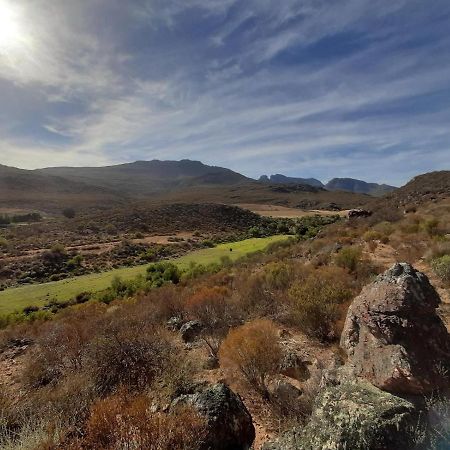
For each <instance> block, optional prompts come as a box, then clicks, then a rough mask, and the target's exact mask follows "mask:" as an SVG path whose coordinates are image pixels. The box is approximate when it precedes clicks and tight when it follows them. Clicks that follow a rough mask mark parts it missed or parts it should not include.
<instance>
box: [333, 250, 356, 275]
mask: <svg viewBox="0 0 450 450" xmlns="http://www.w3.org/2000/svg"><path fill="white" fill-rule="evenodd" d="M361 257H362V249H361V247H344V248H342V249H341V251H340V252H339V253H338V254H337V255H336V257H335V262H336V265H337V266H338V267H342V268H343V269H347V270H349V271H350V272H354V271H355V270H356V268H357V267H358V264H359V263H360V261H361Z"/></svg>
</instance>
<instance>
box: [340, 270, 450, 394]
mask: <svg viewBox="0 0 450 450" xmlns="http://www.w3.org/2000/svg"><path fill="white" fill-rule="evenodd" d="M439 303H440V298H439V295H438V294H437V292H436V291H435V289H434V288H433V286H432V285H431V284H430V282H429V281H428V278H427V277H426V276H425V275H424V274H423V273H421V272H418V271H417V270H415V269H414V268H413V267H412V266H411V265H409V264H406V263H402V264H395V265H394V266H393V267H392V268H391V269H389V270H388V271H386V272H385V273H383V274H382V275H380V276H379V277H378V278H377V279H376V280H375V281H374V282H373V283H372V284H370V285H368V286H366V287H365V288H364V289H363V290H362V292H361V294H360V295H359V296H358V297H357V298H356V299H355V300H354V301H353V303H352V304H351V306H350V308H349V310H348V313H347V318H346V322H345V326H344V330H343V333H342V336H341V347H342V348H343V349H344V350H345V352H346V353H347V355H348V361H347V365H348V366H349V367H350V368H351V369H352V371H353V374H354V375H356V376H359V377H363V378H365V379H367V380H368V381H369V382H371V383H372V384H373V385H375V386H377V387H379V388H380V389H383V390H385V391H389V392H392V393H397V394H425V393H429V392H431V391H433V390H435V389H439V388H445V387H448V386H449V378H448V372H447V371H448V369H450V367H449V366H450V338H449V334H448V332H447V330H446V328H445V325H444V323H443V322H442V320H441V319H440V317H439V316H438V314H437V313H436V308H437V307H438V306H439Z"/></svg>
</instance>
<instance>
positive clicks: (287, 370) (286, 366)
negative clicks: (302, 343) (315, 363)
mask: <svg viewBox="0 0 450 450" xmlns="http://www.w3.org/2000/svg"><path fill="white" fill-rule="evenodd" d="M309 364H311V363H309ZM280 373H281V374H283V375H286V376H288V377H290V378H294V379H296V380H298V381H305V380H307V379H308V378H309V377H310V372H309V369H308V362H305V361H303V360H302V358H301V357H300V355H299V354H298V353H297V352H295V351H294V350H292V349H290V348H287V349H286V350H285V352H284V355H283V358H282V360H281V364H280Z"/></svg>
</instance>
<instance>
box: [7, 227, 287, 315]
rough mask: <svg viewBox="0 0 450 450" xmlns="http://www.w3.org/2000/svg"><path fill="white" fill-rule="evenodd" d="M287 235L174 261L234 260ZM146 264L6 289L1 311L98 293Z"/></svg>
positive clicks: (143, 269) (229, 245)
mask: <svg viewBox="0 0 450 450" xmlns="http://www.w3.org/2000/svg"><path fill="white" fill-rule="evenodd" d="M288 238H289V236H285V235H278V236H270V237H267V238H253V239H246V240H244V241H239V242H233V243H226V244H220V245H218V246H216V247H214V248H207V249H202V250H197V251H194V252H191V253H189V254H187V255H184V256H182V257H180V258H176V259H173V260H172V261H173V262H174V263H176V264H177V265H178V266H179V267H180V268H181V269H184V268H187V267H189V265H190V264H191V263H197V264H203V265H209V264H212V263H218V262H220V260H221V258H222V257H224V256H228V257H229V258H230V259H231V260H232V261H236V260H237V259H239V258H241V257H243V256H246V255H248V254H251V253H253V252H257V251H263V250H265V249H266V248H267V247H268V246H269V245H270V244H271V243H273V242H279V241H283V240H286V239H288ZM230 249H231V251H230ZM147 266H148V265H147V264H146V265H141V266H135V267H126V268H122V269H114V270H111V271H108V272H102V273H95V274H89V275H83V276H80V277H76V278H69V279H66V280H61V281H55V282H50V283H43V284H33V285H27V286H22V287H18V288H11V289H6V290H5V291H2V292H0V314H5V313H10V312H14V311H20V310H22V309H23V308H25V307H27V306H42V305H44V304H46V303H48V302H49V301H50V300H53V299H55V300H57V301H64V300H69V299H71V298H73V297H75V296H77V295H78V294H80V293H81V292H98V291H101V290H103V289H106V288H108V287H109V286H110V284H111V282H112V280H113V279H114V278H115V277H119V278H121V279H123V280H131V279H133V278H135V277H136V276H138V275H140V274H145V272H146V269H147Z"/></svg>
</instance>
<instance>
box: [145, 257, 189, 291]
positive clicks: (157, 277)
mask: <svg viewBox="0 0 450 450" xmlns="http://www.w3.org/2000/svg"><path fill="white" fill-rule="evenodd" d="M180 277H181V273H180V270H179V269H178V267H177V266H176V265H175V264H173V263H171V262H159V263H156V264H151V265H150V266H149V267H148V268H147V280H148V281H149V282H150V284H151V286H152V287H160V286H162V285H163V284H164V283H173V284H177V283H179V281H180Z"/></svg>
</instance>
